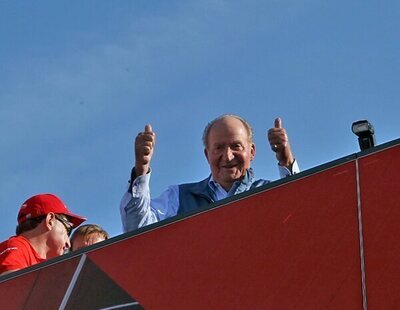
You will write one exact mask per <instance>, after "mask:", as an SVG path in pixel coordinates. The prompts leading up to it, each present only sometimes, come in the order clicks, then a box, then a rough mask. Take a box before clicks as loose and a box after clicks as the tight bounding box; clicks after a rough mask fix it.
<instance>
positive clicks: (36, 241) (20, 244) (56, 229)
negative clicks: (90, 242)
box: [0, 194, 86, 275]
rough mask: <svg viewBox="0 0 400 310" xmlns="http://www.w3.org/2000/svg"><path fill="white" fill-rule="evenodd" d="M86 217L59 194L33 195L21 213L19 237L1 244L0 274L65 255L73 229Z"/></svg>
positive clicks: (17, 232)
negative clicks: (63, 200) (64, 201)
mask: <svg viewBox="0 0 400 310" xmlns="http://www.w3.org/2000/svg"><path fill="white" fill-rule="evenodd" d="M85 220H86V219H85V218H83V217H81V216H79V215H75V214H73V213H71V212H70V211H69V210H68V208H67V207H66V206H65V204H64V203H63V202H62V201H61V199H60V198H58V197H57V196H55V195H52V194H39V195H35V196H33V197H31V198H29V199H28V200H27V201H25V202H24V203H23V204H22V206H21V209H20V211H19V213H18V226H17V229H16V236H14V237H11V238H9V239H8V240H6V241H3V242H2V243H0V275H2V274H7V273H10V272H13V271H16V270H19V269H22V268H26V267H29V266H32V265H35V264H37V263H40V262H43V261H45V260H47V259H49V258H53V257H56V256H59V255H62V254H63V253H64V251H65V250H67V249H69V248H70V246H71V245H70V241H69V235H70V233H71V231H72V228H73V227H77V226H79V225H80V224H81V223H82V222H83V221H85Z"/></svg>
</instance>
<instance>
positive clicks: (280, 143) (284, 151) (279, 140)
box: [268, 117, 294, 168]
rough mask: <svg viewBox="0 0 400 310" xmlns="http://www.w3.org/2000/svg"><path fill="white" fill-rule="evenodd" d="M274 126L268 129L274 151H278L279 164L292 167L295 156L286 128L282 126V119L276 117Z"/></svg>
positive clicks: (269, 139)
mask: <svg viewBox="0 0 400 310" xmlns="http://www.w3.org/2000/svg"><path fill="white" fill-rule="evenodd" d="M274 125H275V126H274V128H271V129H270V130H268V141H269V144H270V146H271V149H272V151H274V152H275V153H276V159H277V160H278V162H279V165H281V166H284V167H288V168H290V167H291V166H292V165H293V162H294V157H293V154H292V150H291V148H290V143H289V138H288V136H287V134H286V130H285V128H282V120H281V119H280V118H279V117H278V118H276V119H275V124H274Z"/></svg>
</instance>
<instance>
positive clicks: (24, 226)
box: [15, 215, 46, 236]
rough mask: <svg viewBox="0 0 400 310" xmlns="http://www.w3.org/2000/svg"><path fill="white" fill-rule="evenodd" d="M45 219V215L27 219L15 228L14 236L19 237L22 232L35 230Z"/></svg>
mask: <svg viewBox="0 0 400 310" xmlns="http://www.w3.org/2000/svg"><path fill="white" fill-rule="evenodd" d="M45 218H46V215H43V216H39V217H35V218H33V219H27V220H26V221H24V222H22V223H21V224H19V225H18V226H17V228H16V229H15V234H16V235H17V236H19V235H20V234H22V233H23V232H27V231H30V230H32V229H35V228H36V227H37V226H38V225H39V224H40V223H41V222H42V221H43V219H45Z"/></svg>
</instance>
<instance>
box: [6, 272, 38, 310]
mask: <svg viewBox="0 0 400 310" xmlns="http://www.w3.org/2000/svg"><path fill="white" fill-rule="evenodd" d="M36 277H37V274H36V273H28V274H25V275H23V276H20V277H18V278H15V279H12V280H8V281H5V282H2V283H0V309H9V310H19V309H23V308H24V305H25V303H26V299H27V298H28V297H29V295H30V294H31V292H32V287H33V285H34V283H35V280H36Z"/></svg>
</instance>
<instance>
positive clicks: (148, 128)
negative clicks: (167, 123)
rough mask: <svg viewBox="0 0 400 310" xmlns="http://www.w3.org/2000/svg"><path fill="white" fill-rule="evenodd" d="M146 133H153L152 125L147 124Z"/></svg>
mask: <svg viewBox="0 0 400 310" xmlns="http://www.w3.org/2000/svg"><path fill="white" fill-rule="evenodd" d="M144 131H145V132H153V128H151V125H150V124H147V125H146V126H144Z"/></svg>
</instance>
